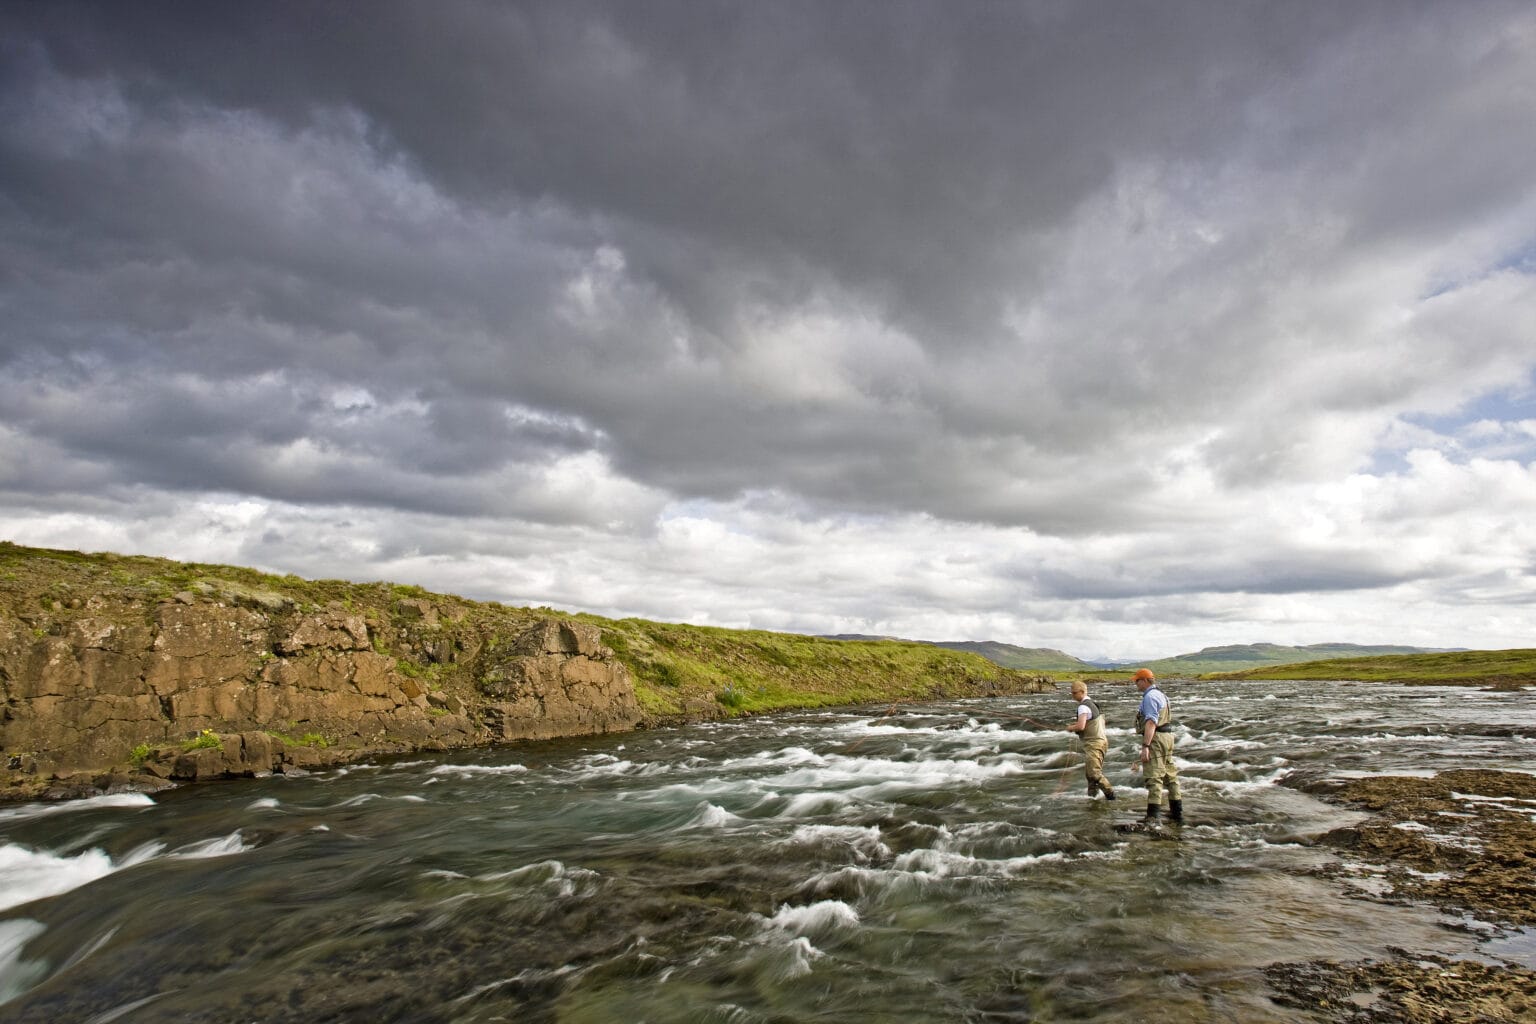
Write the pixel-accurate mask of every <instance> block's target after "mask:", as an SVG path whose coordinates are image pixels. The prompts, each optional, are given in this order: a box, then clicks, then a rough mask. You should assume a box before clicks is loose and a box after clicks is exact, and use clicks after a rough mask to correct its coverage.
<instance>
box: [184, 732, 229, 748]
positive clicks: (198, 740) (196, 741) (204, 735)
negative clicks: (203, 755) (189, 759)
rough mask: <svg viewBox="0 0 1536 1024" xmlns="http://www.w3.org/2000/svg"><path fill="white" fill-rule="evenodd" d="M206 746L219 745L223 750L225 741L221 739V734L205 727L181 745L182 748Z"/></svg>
mask: <svg viewBox="0 0 1536 1024" xmlns="http://www.w3.org/2000/svg"><path fill="white" fill-rule="evenodd" d="M205 747H218V748H219V749H221V750H222V749H223V748H224V741H223V740H221V739H219V734H218V733H216V732H214V731H213V730H212V729H204V730H203V731H202V732H200V733H198V734H197V735H196V736H194V737H192V738H191V739H190V740H187V742H185V743H183V744H182V745H181V749H182V750H202V749H203V748H205Z"/></svg>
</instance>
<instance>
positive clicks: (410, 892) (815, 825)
mask: <svg viewBox="0 0 1536 1024" xmlns="http://www.w3.org/2000/svg"><path fill="white" fill-rule="evenodd" d="M1166 689H1167V692H1168V693H1169V695H1170V697H1171V699H1172V702H1173V709H1174V718H1175V720H1176V722H1177V726H1176V729H1175V735H1176V740H1177V750H1176V754H1177V757H1176V760H1177V763H1178V765H1179V768H1180V775H1181V780H1182V782H1183V786H1184V803H1185V812H1186V817H1187V819H1188V820H1187V822H1186V823H1185V824H1184V825H1183V826H1182V827H1179V828H1177V829H1174V828H1172V827H1165V828H1164V830H1163V832H1164V837H1158V836H1154V835H1145V834H1136V833H1126V832H1123V831H1121V830H1118V829H1117V828H1116V827H1115V826H1116V824H1124V823H1127V822H1131V821H1133V820H1135V819H1137V818H1139V817H1140V815H1141V812H1142V811H1143V810H1144V809H1145V799H1144V794H1143V792H1142V791H1141V790H1140V789H1139V788H1138V787H1137V786H1136V785H1135V781H1136V779H1137V778H1138V777H1137V776H1133V775H1132V773H1131V772H1130V770H1129V768H1130V761H1131V754H1132V753H1133V750H1134V748H1135V742H1136V741H1135V739H1134V737H1133V734H1132V730H1131V726H1132V724H1133V718H1134V714H1135V704H1136V697H1137V695H1136V692H1135V691H1134V690H1133V689H1132V688H1130V687H1126V686H1112V687H1098V688H1096V689H1095V691H1094V694H1093V695H1094V696H1095V697H1096V698H1097V699H1098V700H1099V703H1100V705H1101V707H1102V708H1103V710H1104V713H1105V716H1106V720H1107V721H1108V723H1109V726H1110V729H1109V734H1110V740H1111V750H1110V756H1109V759H1108V763H1107V764H1106V769H1107V770H1108V772H1109V775H1110V778H1111V780H1112V781H1113V782H1114V783H1115V785H1116V787H1117V789H1118V791H1119V793H1120V797H1121V798H1120V799H1119V800H1118V801H1116V802H1115V803H1106V802H1104V801H1103V800H1095V801H1092V802H1090V801H1089V800H1088V799H1087V798H1086V797H1085V795H1084V783H1083V778H1082V771H1081V765H1082V756H1081V754H1080V753H1079V752H1078V751H1077V749H1076V748H1075V746H1074V743H1073V741H1072V740H1071V739H1070V737H1069V735H1068V734H1066V733H1064V732H1059V731H1049V732H1048V731H1045V730H1042V729H1039V728H1037V727H1035V726H1033V725H1031V724H1029V723H1027V722H1025V721H1023V720H1022V719H1020V718H1018V717H1016V716H1030V717H1033V718H1040V719H1047V720H1049V721H1053V722H1055V721H1060V722H1063V723H1064V722H1065V721H1066V720H1067V719H1068V717H1069V716H1070V715H1071V713H1072V705H1071V703H1070V699H1069V698H1068V697H1067V696H1066V694H1065V693H1064V692H1058V693H1055V694H1037V695H1032V696H1026V697H1012V698H1006V699H989V700H969V701H963V702H958V703H934V704H921V705H903V706H901V707H899V708H895V709H885V708H875V709H869V708H864V709H843V710H837V711H824V712H816V713H800V714H781V715H776V716H769V717H762V718H755V719H746V720H739V721H730V722H722V723H710V724H701V725H694V726H688V727H684V728H676V729H665V730H656V731H648V732H637V733H630V734H626V735H622V736H611V737H599V738H587V739H582V740H576V741H560V742H553V743H541V744H530V745H524V746H517V747H507V748H499V749H494V750H477V751H466V752H458V753H455V754H452V755H444V756H439V757H433V758H430V759H420V758H418V759H411V760H400V761H394V762H380V763H371V764H360V765H354V766H351V767H348V768H345V769H340V770H334V771H327V772H321V773H315V774H311V775H307V776H302V777H283V776H276V777H272V778H268V779H261V780H254V781H248V782H238V783H228V784H213V785H201V786H193V787H188V788H185V789H180V790H175V791H169V792H165V793H161V794H157V795H155V796H153V797H150V796H145V795H137V794H135V795H128V794H125V795H120V796H111V797H102V798H97V799H92V800H83V801H77V802H74V803H67V804H57V805H27V806H11V807H0V1020H3V1021H17V1022H21V1021H27V1022H32V1021H39V1022H41V1021H48V1022H55V1024H56V1022H62V1021H81V1022H90V1024H105V1022H108V1021H114V1020H122V1021H134V1022H138V1021H151V1022H154V1021H208V1022H235V1021H290V1020H291V1021H304V1022H320V1021H367V1022H370V1024H377V1022H384V1021H433V1022H435V1021H442V1022H449V1021H453V1022H466V1024H467V1022H478V1021H520V1022H546V1021H547V1022H556V1021H558V1022H561V1024H587V1022H591V1024H609V1022H643V1021H655V1022H671V1021H696V1022H716V1021H718V1022H742V1024H750V1022H801V1021H807V1022H809V1021H870V1022H883V1021H891V1022H895V1021H900V1022H903V1024H912V1022H927V1021H933V1022H938V1021H945V1022H950V1021H976V1022H982V1021H1046V1020H1093V1021H1223V1022H1225V1021H1258V1022H1262V1021H1299V1020H1308V1019H1310V1018H1308V1017H1307V1016H1306V1015H1305V1014H1303V1013H1302V1012H1301V1011H1299V1010H1295V1009H1291V1008H1288V1007H1284V1006H1280V1005H1278V1004H1276V1003H1274V1002H1271V1001H1270V999H1269V998H1268V994H1267V993H1268V989H1267V988H1266V985H1265V981H1264V976H1263V973H1262V968H1263V967H1264V966H1265V965H1266V964H1269V963H1273V962H1276V961H1293V960H1304V959H1310V958H1314V957H1330V958H1335V959H1341V960H1353V959H1360V958H1363V957H1382V956H1387V955H1389V950H1390V949H1391V948H1394V947H1395V948H1405V949H1408V950H1413V951H1419V952H1426V953H1430V952H1433V953H1439V954H1445V955H1450V956H1477V955H1483V954H1482V953H1481V952H1480V950H1481V949H1482V948H1485V947H1479V945H1478V941H1477V939H1478V933H1477V928H1476V923H1475V922H1474V923H1473V927H1472V928H1471V929H1470V930H1469V929H1468V928H1467V924H1468V922H1466V921H1453V920H1450V919H1448V918H1446V917H1445V916H1444V915H1442V914H1440V913H1437V912H1436V911H1435V910H1433V909H1431V908H1428V907H1423V906H1413V905H1385V904H1380V903H1375V902H1371V901H1369V900H1365V899H1362V898H1360V897H1361V895H1362V894H1364V893H1366V892H1368V891H1369V890H1370V888H1371V885H1372V883H1373V881H1374V879H1373V878H1372V877H1371V876H1370V874H1369V872H1359V871H1357V872H1355V873H1354V874H1350V873H1349V872H1346V873H1345V874H1344V875H1342V876H1327V875H1322V874H1319V873H1318V871H1317V869H1319V868H1322V867H1324V866H1325V865H1328V864H1330V863H1333V862H1335V861H1336V859H1337V858H1336V855H1335V854H1334V853H1332V852H1331V851H1329V850H1327V849H1325V848H1323V847H1319V846H1315V845H1313V843H1312V840H1313V839H1314V838H1315V837H1316V836H1318V835H1320V834H1322V833H1323V832H1325V831H1327V830H1329V829H1331V828H1334V827H1337V826H1339V825H1342V824H1347V823H1349V822H1351V821H1354V820H1358V818H1359V816H1358V815H1354V814H1352V813H1351V812H1348V811H1344V810H1341V809H1340V808H1337V807H1333V806H1330V805H1328V804H1325V803H1323V802H1321V801H1319V800H1317V799H1315V798H1313V797H1311V796H1309V795H1307V794H1305V793H1303V792H1301V791H1299V790H1297V789H1294V788H1290V787H1287V786H1283V785H1280V784H1279V783H1280V782H1281V781H1282V780H1283V779H1285V778H1286V777H1287V776H1288V775H1293V774H1295V773H1305V774H1306V775H1308V776H1321V777H1327V776H1340V775H1360V774H1375V773H1384V774H1413V773H1429V772H1434V771H1438V770H1440V769H1445V768H1453V767H1482V768H1502V769H1511V770H1529V766H1530V764H1531V760H1532V755H1533V754H1536V740H1533V738H1532V737H1533V736H1536V699H1533V698H1532V697H1530V696H1527V695H1525V694H1521V693H1517V694H1511V693H1492V692H1484V691H1481V690H1473V689H1461V688H1448V687H1396V686H1383V685H1366V684H1351V683H1337V684H1334V683H1325V684H1319V683H1268V682H1245V683H1198V684H1184V685H1179V684H1174V685H1171V686H1169V687H1167V688H1166ZM1455 926H1459V927H1455ZM1518 958H1519V959H1522V960H1523V961H1524V962H1526V963H1527V964H1530V951H1529V950H1526V951H1525V952H1524V954H1523V955H1521V956H1519V957H1518Z"/></svg>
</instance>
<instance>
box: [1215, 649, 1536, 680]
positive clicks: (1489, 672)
mask: <svg viewBox="0 0 1536 1024" xmlns="http://www.w3.org/2000/svg"><path fill="white" fill-rule="evenodd" d="M1200 678H1201V679H1318V680H1324V679H1349V680H1358V681H1362V682H1379V683H1423V684H1438V685H1457V686H1511V687H1520V686H1533V685H1536V649H1516V650H1508V651H1446V652H1443V653H1434V654H1383V655H1375V656H1372V657H1367V658H1335V659H1330V660H1328V661H1309V662H1305V663H1302V664H1297V665H1270V666H1266V667H1264V668H1255V669H1249V670H1247V671H1243V672H1213V673H1208V674H1206V675H1202V676H1201V677H1200Z"/></svg>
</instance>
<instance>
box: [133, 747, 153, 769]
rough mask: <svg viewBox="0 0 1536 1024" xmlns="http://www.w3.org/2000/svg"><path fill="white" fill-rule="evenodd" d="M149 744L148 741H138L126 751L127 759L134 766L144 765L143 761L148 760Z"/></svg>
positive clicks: (140, 766)
mask: <svg viewBox="0 0 1536 1024" xmlns="http://www.w3.org/2000/svg"><path fill="white" fill-rule="evenodd" d="M149 755H150V746H149V744H148V743H140V744H139V745H138V746H136V747H134V748H133V749H132V750H130V751H129V752H128V761H129V763H130V764H132V765H133V766H134V767H135V768H142V767H144V762H145V761H148V760H149Z"/></svg>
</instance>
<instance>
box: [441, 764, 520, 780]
mask: <svg viewBox="0 0 1536 1024" xmlns="http://www.w3.org/2000/svg"><path fill="white" fill-rule="evenodd" d="M527 770H528V766H527V765H525V764H440V765H438V766H437V767H436V768H433V769H432V770H431V771H430V772H428V773H427V774H429V775H458V776H462V777H463V778H466V779H467V778H472V777H473V776H476V775H520V774H522V773H523V772H526V771H527Z"/></svg>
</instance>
